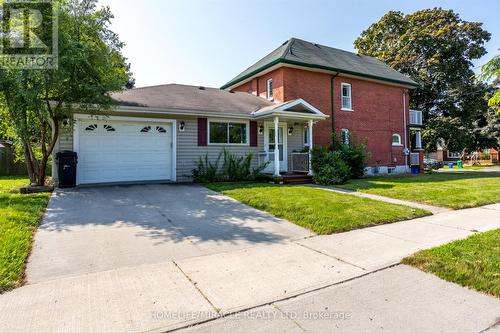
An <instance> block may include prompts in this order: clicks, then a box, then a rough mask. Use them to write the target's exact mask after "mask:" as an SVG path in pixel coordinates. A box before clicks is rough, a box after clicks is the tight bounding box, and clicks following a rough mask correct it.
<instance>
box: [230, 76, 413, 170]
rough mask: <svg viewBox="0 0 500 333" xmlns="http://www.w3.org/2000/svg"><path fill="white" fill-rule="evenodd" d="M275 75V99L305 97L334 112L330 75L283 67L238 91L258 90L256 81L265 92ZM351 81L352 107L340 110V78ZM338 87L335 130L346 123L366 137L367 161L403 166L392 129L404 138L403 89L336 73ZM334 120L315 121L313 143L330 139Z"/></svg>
mask: <svg viewBox="0 0 500 333" xmlns="http://www.w3.org/2000/svg"><path fill="white" fill-rule="evenodd" d="M269 78H273V86H274V89H273V90H274V100H275V101H276V102H281V101H289V100H292V99H296V98H303V99H304V100H306V101H307V102H309V103H311V104H312V105H314V106H315V107H316V108H318V109H319V110H320V111H321V112H323V113H325V114H327V115H329V116H331V110H332V107H331V78H332V75H331V74H327V73H320V72H312V71H305V70H300V69H295V68H289V67H281V68H279V69H277V70H275V71H273V72H270V73H268V74H265V75H263V76H261V77H259V78H258V79H253V80H252V81H251V82H248V83H246V84H243V85H241V86H239V87H237V88H235V89H234V90H236V91H245V92H252V93H254V94H255V91H256V89H257V80H258V87H259V89H258V90H259V95H260V96H261V97H264V98H265V97H266V81H267V80H268V79H269ZM342 82H345V83H350V84H351V86H352V108H353V110H354V111H352V112H348V111H341V83H342ZM334 89H335V90H334V91H335V114H334V121H335V131H336V132H337V135H338V136H340V132H341V129H343V128H347V129H349V131H350V132H351V134H352V135H353V137H354V140H356V141H366V142H367V144H368V151H369V152H370V154H371V158H370V161H369V165H381V166H386V165H403V164H405V156H404V155H403V152H402V150H403V148H404V147H403V146H401V147H393V146H392V141H391V138H392V134H394V133H397V134H399V135H400V136H401V140H402V141H404V124H403V90H404V89H403V88H401V87H395V86H391V85H385V84H381V83H376V82H370V81H364V80H359V79H353V78H347V77H342V76H337V77H336V78H335V84H334ZM406 97H407V98H406V104H407V105H406V110H407V114H406V122H407V124H408V123H409V98H408V95H406ZM331 133H332V119H331V117H330V118H328V119H327V120H325V121H320V122H318V123H317V124H316V125H315V126H314V138H313V140H314V144H322V145H328V144H330V143H331Z"/></svg>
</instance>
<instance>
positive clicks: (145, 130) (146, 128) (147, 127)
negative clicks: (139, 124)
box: [141, 126, 151, 133]
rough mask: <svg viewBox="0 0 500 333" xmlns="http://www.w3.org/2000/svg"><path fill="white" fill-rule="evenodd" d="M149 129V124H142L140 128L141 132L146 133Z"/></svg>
mask: <svg viewBox="0 0 500 333" xmlns="http://www.w3.org/2000/svg"><path fill="white" fill-rule="evenodd" d="M149 131H151V126H144V127H143V128H142V129H141V133H148V132H149Z"/></svg>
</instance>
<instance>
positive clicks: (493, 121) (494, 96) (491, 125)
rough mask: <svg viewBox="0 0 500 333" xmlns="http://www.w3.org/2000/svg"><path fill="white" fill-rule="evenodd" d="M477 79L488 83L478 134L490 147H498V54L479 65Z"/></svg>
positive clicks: (499, 118) (499, 98) (499, 94)
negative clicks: (484, 107) (486, 110)
mask: <svg viewBox="0 0 500 333" xmlns="http://www.w3.org/2000/svg"><path fill="white" fill-rule="evenodd" d="M478 79H479V80H483V81H486V82H488V83H489V86H488V93H487V95H486V98H487V100H488V106H489V109H488V112H487V113H486V116H485V118H484V119H483V120H482V121H481V123H479V124H478V126H477V127H478V131H479V133H480V135H481V136H482V137H484V138H487V139H488V141H489V142H488V143H489V146H490V147H497V148H498V147H500V89H499V88H500V55H496V56H494V57H493V58H492V59H491V60H490V61H488V62H487V63H486V65H484V66H483V67H481V73H480V75H478Z"/></svg>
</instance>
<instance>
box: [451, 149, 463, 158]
mask: <svg viewBox="0 0 500 333" xmlns="http://www.w3.org/2000/svg"><path fill="white" fill-rule="evenodd" d="M461 156H462V153H460V152H453V151H449V152H448V158H460V157H461Z"/></svg>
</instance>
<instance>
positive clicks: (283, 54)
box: [221, 38, 417, 89]
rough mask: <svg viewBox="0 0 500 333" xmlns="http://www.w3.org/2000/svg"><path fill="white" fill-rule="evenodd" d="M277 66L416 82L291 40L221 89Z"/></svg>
mask: <svg viewBox="0 0 500 333" xmlns="http://www.w3.org/2000/svg"><path fill="white" fill-rule="evenodd" d="M280 63H282V64H291V65H298V66H304V67H310V68H319V69H324V70H331V71H334V72H340V73H344V74H350V75H355V76H361V77H366V78H371V79H377V80H382V81H388V82H392V83H397V84H403V85H410V86H417V83H416V82H415V81H413V80H411V79H410V78H409V77H407V76H406V75H403V74H401V73H400V72H398V71H396V70H394V69H392V68H391V67H389V66H388V65H387V64H385V63H383V62H382V61H380V60H378V59H376V58H373V57H369V56H364V55H359V54H356V53H352V52H348V51H344V50H340V49H336V48H333V47H329V46H324V45H319V44H315V43H310V42H307V41H304V40H301V39H297V38H291V39H290V40H288V41H286V42H285V43H283V44H282V45H281V46H280V47H278V48H277V49H275V50H274V51H272V52H271V53H269V54H268V55H266V56H265V57H264V58H262V59H260V60H259V61H257V62H256V63H255V64H253V65H252V66H250V67H249V68H247V69H246V70H244V71H243V72H241V73H240V74H239V75H237V76H236V77H235V78H233V79H232V80H231V81H229V82H228V83H226V84H225V85H224V86H222V87H221V88H222V89H226V88H228V87H230V86H232V85H234V84H236V83H239V82H241V81H243V80H245V79H248V78H250V77H252V76H253V75H255V74H257V73H259V72H261V71H263V70H265V69H267V68H270V67H272V66H274V65H276V64H280Z"/></svg>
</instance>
